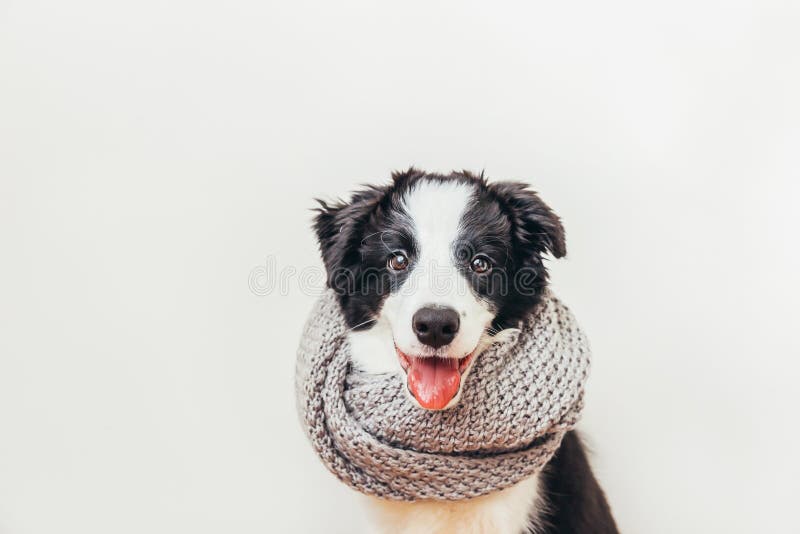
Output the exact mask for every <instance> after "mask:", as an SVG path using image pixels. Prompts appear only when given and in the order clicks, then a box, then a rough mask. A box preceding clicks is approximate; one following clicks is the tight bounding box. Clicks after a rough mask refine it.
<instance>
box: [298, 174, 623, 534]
mask: <svg viewBox="0 0 800 534" xmlns="http://www.w3.org/2000/svg"><path fill="white" fill-rule="evenodd" d="M392 178H393V180H392V183H390V184H388V185H384V186H370V187H366V188H364V189H362V190H360V191H358V192H356V193H354V194H353V195H352V198H351V199H350V201H349V202H339V203H337V204H334V205H330V204H327V203H325V202H322V201H320V204H321V208H320V209H319V210H318V214H317V215H316V219H315V224H314V226H315V230H316V232H317V236H318V239H319V243H320V249H321V251H322V256H323V260H324V263H325V267H326V269H327V273H328V284H329V286H331V287H332V288H334V289H335V290H336V291H337V294H338V295H339V297H338V298H339V301H340V304H341V308H342V311H343V313H344V316H345V319H346V321H347V324H348V326H349V327H350V329H351V331H350V334H349V336H350V342H351V345H352V356H353V358H354V360H355V362H354V363H355V365H359V366H361V367H362V368H363V369H364V370H366V371H367V372H374V373H386V372H392V373H398V374H399V375H400V376H402V377H403V379H404V380H405V381H406V382H407V385H408V388H407V389H408V401H409V402H412V403H415V404H417V405H418V406H420V407H421V408H423V409H426V410H445V409H447V408H450V407H452V406H454V405H455V404H457V403H458V401H459V398H460V395H461V386H462V384H463V383H464V379H465V378H466V376H467V375H468V374H469V372H470V369H471V367H472V363H473V362H474V361H475V359H476V358H478V357H480V352H481V351H482V350H484V349H485V348H486V347H488V346H489V345H490V344H491V343H492V342H493V341H494V340H495V339H497V336H503V335H506V334H507V333H508V332H509V331H510V330H511V329H513V328H516V327H517V326H518V324H519V321H520V320H521V319H522V318H523V317H524V316H525V315H526V314H528V313H530V312H531V311H532V310H533V308H534V307H535V306H536V304H537V303H538V302H539V300H540V298H541V295H542V291H543V290H544V288H545V286H546V285H547V270H546V268H545V266H544V263H543V256H544V255H545V254H550V255H552V256H553V257H555V258H560V257H562V256H564V255H565V254H566V247H565V243H564V229H563V227H562V225H561V221H560V219H559V218H558V217H557V216H556V215H555V214H554V213H553V211H552V210H551V209H550V208H549V207H548V206H547V205H546V204H545V203H544V202H542V200H541V199H540V198H539V197H538V196H537V195H536V193H534V192H533V191H530V190H529V189H528V188H527V186H526V185H525V184H522V183H511V182H498V183H488V182H487V181H486V180H485V179H484V177H483V175H482V174H481V175H480V176H476V175H473V174H470V173H469V172H453V173H451V174H449V175H441V174H431V173H426V172H423V171H420V170H417V169H414V168H411V169H409V170H408V171H405V172H401V173H395V174H393V176H392ZM369 502H370V508H371V509H372V511H373V512H374V513H373V514H372V516H373V518H374V521H375V525H376V530H378V531H380V532H386V533H390V532H391V533H407V534H415V533H425V534H430V533H450V532H452V533H458V534H466V533H500V534H520V533H571V534H583V533H593V534H605V533H615V532H617V528H616V525H615V523H614V519H613V518H612V516H611V512H610V510H609V507H608V504H607V503H606V499H605V496H604V494H603V491H602V490H601V488H600V486H599V485H598V483H597V481H596V480H595V478H594V476H593V474H592V472H591V469H590V466H589V462H588V461H587V458H586V454H585V452H584V449H583V446H582V445H581V441H580V439H579V438H578V436H577V435H576V434H575V432H570V433H568V434H567V435H566V437H565V438H564V440H563V442H562V445H561V448H560V449H559V450H558V452H557V453H556V455H555V456H554V457H553V458H552V460H551V461H550V462H549V464H548V465H547V467H546V468H545V469H544V470H543V471H542V472H541V473H540V474H538V475H535V476H533V477H531V478H529V479H527V480H524V481H522V482H520V483H519V484H517V485H516V486H513V487H511V488H508V489H506V490H503V491H500V492H496V493H493V494H490V495H487V496H484V497H478V498H475V499H469V500H464V501H457V502H438V501H426V502H416V503H405V502H394V501H388V500H381V499H376V498H370V500H369Z"/></svg>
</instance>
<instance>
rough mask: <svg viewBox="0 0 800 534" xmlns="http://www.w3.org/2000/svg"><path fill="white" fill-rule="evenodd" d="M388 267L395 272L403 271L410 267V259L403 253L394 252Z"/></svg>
mask: <svg viewBox="0 0 800 534" xmlns="http://www.w3.org/2000/svg"><path fill="white" fill-rule="evenodd" d="M386 265H387V266H388V267H389V268H390V269H391V270H393V271H403V270H405V269H406V268H407V267H408V258H407V257H406V255H405V254H403V253H402V252H393V253H392V255H391V256H390V257H389V260H388V261H387V262H386Z"/></svg>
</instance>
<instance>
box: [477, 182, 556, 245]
mask: <svg viewBox="0 0 800 534" xmlns="http://www.w3.org/2000/svg"><path fill="white" fill-rule="evenodd" d="M489 190H490V191H492V192H493V193H494V194H495V195H496V197H497V199H498V200H499V201H500V203H501V204H502V205H503V208H504V210H505V212H506V213H507V214H508V216H509V218H510V219H511V224H512V233H513V236H514V238H515V239H516V240H517V242H518V243H519V245H520V246H521V247H522V248H530V249H533V250H534V251H535V252H537V253H540V254H541V253H543V252H549V253H550V254H552V255H553V257H555V258H561V257H563V256H564V255H566V253H567V245H566V242H565V236H564V227H563V226H562V224H561V219H560V218H559V217H558V215H556V214H555V213H553V210H551V209H550V207H549V206H548V205H547V204H545V203H544V202H543V201H542V199H541V198H539V195H537V194H536V193H535V192H534V191H531V190H530V189H529V188H528V185H527V184H524V183H522V182H497V183H494V184H490V185H489Z"/></svg>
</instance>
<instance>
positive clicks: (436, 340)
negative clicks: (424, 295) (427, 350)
mask: <svg viewBox="0 0 800 534" xmlns="http://www.w3.org/2000/svg"><path fill="white" fill-rule="evenodd" d="M460 323H461V321H460V320H459V318H458V313H456V311H455V310H454V309H452V308H420V309H419V310H418V311H417V313H415V314H414V317H412V318H411V326H412V328H413V329H414V333H415V334H417V339H419V341H420V343H424V344H426V345H428V346H430V347H433V348H435V349H438V348H439V347H441V346H443V345H447V344H448V343H450V342H451V341H453V338H455V337H456V334H457V333H458V326H459V324H460Z"/></svg>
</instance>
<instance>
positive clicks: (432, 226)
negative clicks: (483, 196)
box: [403, 181, 475, 266]
mask: <svg viewBox="0 0 800 534" xmlns="http://www.w3.org/2000/svg"><path fill="white" fill-rule="evenodd" d="M474 194H475V188H474V186H472V185H470V184H464V183H459V182H455V181H452V182H436V181H424V182H421V183H418V184H417V185H416V186H414V188H413V189H411V190H410V191H409V192H408V193H406V195H405V197H404V198H403V207H404V208H405V210H406V213H408V216H409V218H410V219H411V223H412V225H413V227H414V239H415V241H416V243H417V248H418V249H419V250H418V253H419V254H420V257H419V259H420V260H425V261H435V262H436V263H437V264H438V266H444V265H446V264H449V263H451V261H452V247H453V243H454V242H455V240H456V239H457V238H458V233H459V229H460V226H461V219H462V217H463V216H464V213H465V212H466V210H467V207H468V206H469V204H470V201H471V199H472V196H473V195H474Z"/></svg>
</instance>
